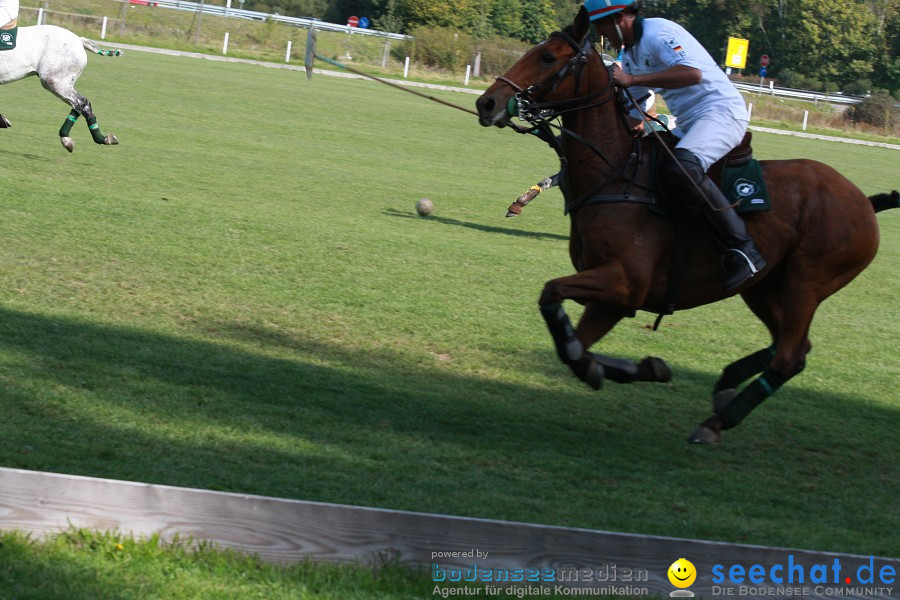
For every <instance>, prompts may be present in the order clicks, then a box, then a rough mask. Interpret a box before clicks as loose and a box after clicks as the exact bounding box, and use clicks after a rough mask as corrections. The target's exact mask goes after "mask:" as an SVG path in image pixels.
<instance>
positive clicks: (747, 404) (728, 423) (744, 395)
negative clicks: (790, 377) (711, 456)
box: [719, 369, 787, 429]
mask: <svg viewBox="0 0 900 600" xmlns="http://www.w3.org/2000/svg"><path fill="white" fill-rule="evenodd" d="M785 381H787V379H786V378H785V377H783V376H782V375H781V373H779V372H778V371H776V370H774V369H766V370H765V371H763V374H762V375H760V376H759V377H757V378H756V380H755V381H753V382H752V383H751V384H750V385H748V386H747V387H745V388H744V389H743V390H741V392H740V393H739V394H738V395H737V396H735V397H734V398H732V400H731V402H729V403H728V404H726V405H725V408H723V409H722V411H721V412H720V413H719V416H720V417H722V420H724V421H725V426H724V427H723V428H722V429H731V428H732V427H735V426H736V425H737V424H738V423H740V422H741V421H743V420H744V417H746V416H747V415H749V414H750V411H752V410H753V409H754V408H756V407H757V406H759V405H760V404H761V403H762V401H763V400H765V399H766V398H768V397H769V396H771V395H772V394H774V393H775V390H777V389H778V388H780V387H781V386H782V385H784V382H785Z"/></svg>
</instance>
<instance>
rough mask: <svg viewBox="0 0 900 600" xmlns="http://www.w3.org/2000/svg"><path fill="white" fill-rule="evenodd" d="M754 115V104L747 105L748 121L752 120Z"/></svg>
mask: <svg viewBox="0 0 900 600" xmlns="http://www.w3.org/2000/svg"><path fill="white" fill-rule="evenodd" d="M752 114H753V103H752V102H751V103H750V104H748V105H747V120H748V121H749V120H750V115H752Z"/></svg>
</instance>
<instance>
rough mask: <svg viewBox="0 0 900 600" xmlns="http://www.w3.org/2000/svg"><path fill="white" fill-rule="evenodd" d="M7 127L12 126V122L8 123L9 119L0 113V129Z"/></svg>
mask: <svg viewBox="0 0 900 600" xmlns="http://www.w3.org/2000/svg"><path fill="white" fill-rule="evenodd" d="M9 127H12V123H10V122H9V119H7V118H6V117H5V116H3V115H0V129H7V128H9Z"/></svg>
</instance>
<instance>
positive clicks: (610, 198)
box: [497, 31, 652, 213]
mask: <svg viewBox="0 0 900 600" xmlns="http://www.w3.org/2000/svg"><path fill="white" fill-rule="evenodd" d="M550 37H551V38H554V37H557V38H560V39H562V40H564V41H565V42H566V43H568V44H569V46H571V47H572V48H573V49H574V50H575V54H574V55H573V56H572V57H571V58H570V59H569V60H568V61H566V64H564V65H563V66H562V68H560V70H559V71H557V72H556V73H554V74H552V75H550V76H548V77H546V78H545V79H544V80H542V81H540V82H538V83H536V84H534V85H530V86H528V87H527V88H523V87H522V86H520V85H519V84H517V83H516V82H514V81H512V80H511V79H509V78H508V77H505V76H504V77H497V81H501V82H503V83H505V84H507V85H508V86H510V87H511V88H512V89H513V90H515V92H516V94H515V95H514V96H513V97H512V98H510V101H509V104H508V106H507V111H508V112H509V113H510V115H515V114H517V115H518V116H519V118H521V119H523V120H525V121H527V122H528V123H529V124H530V125H531V129H527V130H525V129H520V128H516V131H518V132H520V133H532V134H535V135H537V137H539V138H540V139H542V140H544V141H545V142H547V143H548V144H549V145H550V146H551V147H553V149H554V150H555V151H556V153H557V155H558V156H559V159H560V163H561V168H562V171H561V173H564V174H565V172H566V171H567V164H568V159H567V157H566V153H565V150H564V148H563V145H562V136H557V135H555V134H554V133H553V131H552V130H553V129H556V130H558V131H559V132H560V133H561V134H562V135H563V136H568V137H570V138H572V139H574V140H576V141H577V142H579V143H580V144H582V145H583V146H585V147H586V148H588V149H590V151H591V152H593V153H594V154H596V155H597V156H599V157H600V158H601V159H602V160H603V162H605V163H606V165H607V166H608V167H609V169H610V173H609V175H608V177H606V178H605V179H604V180H603V181H602V182H601V183H600V184H599V185H597V186H596V187H595V188H594V191H592V192H590V193H589V194H586V195H585V196H583V197H582V198H578V199H573V198H569V197H568V194H567V193H566V191H565V187H568V185H566V186H565V187H564V189H563V192H564V195H565V196H566V213H569V212H572V211H574V210H577V209H578V208H580V207H581V206H584V205H586V204H589V203H596V202H648V201H652V194H651V195H650V196H648V195H647V194H646V193H640V194H637V195H636V194H634V193H630V192H629V191H628V190H629V188H631V187H632V186H637V187H638V188H643V186H639V185H637V184H636V183H635V181H634V180H635V177H636V176H637V169H638V167H639V165H640V164H641V163H642V162H643V157H642V156H641V142H640V139H639V138H635V140H634V147H633V148H632V152H631V153H630V154H629V157H628V158H627V159H626V160H625V161H624V162H623V163H622V164H620V165H618V166H617V165H614V164H612V162H610V160H609V159H608V158H607V157H606V156H605V155H604V154H603V152H601V151H600V149H599V148H597V147H596V146H595V145H594V144H593V143H591V142H590V141H589V140H587V139H585V138H584V137H583V136H581V135H579V134H578V133H576V132H575V131H572V130H570V129H567V128H565V127H563V126H562V125H557V124H554V123H552V122H551V121H552V120H554V119H556V118H557V117H560V116H562V115H563V114H565V113H568V112H574V111H580V110H586V109H590V108H596V107H598V106H601V105H603V104H606V103H607V102H609V101H610V100H612V99H614V98H617V97H618V95H617V93H616V86H615V82H614V80H613V77H612V69H613V66H612V65H608V66H607V67H606V68H607V70H608V72H609V77H608V78H607V84H606V86H604V87H603V89H601V90H599V91H597V92H593V93H590V94H587V95H585V96H580V95H579V88H580V85H581V73H582V69H583V67H584V66H585V65H586V64H587V62H588V54H589V53H590V52H591V51H592V50H593V46H592V45H591V42H590V38H589V36H585V37H584V40H583V41H582V42H581V43H579V42H578V41H576V40H575V39H574V38H573V37H572V36H570V35H569V34H567V33H566V32H564V31H557V32H554V33H551V34H550ZM572 74H574V75H575V78H576V80H575V90H574V93H573V95H574V97H572V98H570V99H568V100H557V101H550V102H541V101H540V100H541V97H542V96H544V95H546V94H549V93H552V92H553V91H554V90H556V89H557V88H558V87H559V85H560V84H561V83H562V82H563V80H565V79H566V78H567V77H568V76H570V75H572ZM626 91H627V90H626ZM626 96H627V97H629V98H630V95H628V94H626ZM630 100H631V102H632V103H634V102H635V100H634V99H633V98H630ZM514 108H515V109H516V110H517V112H515V113H514V112H513V109H514ZM617 112H618V114H619V117H620V120H621V122H622V125H623V127H625V128H626V129H629V126H628V123H627V122H626V120H625V115H624V113H623V111H622V110H619V111H617ZM619 179H622V180H624V181H625V182H626V185H625V188H624V190H623V191H622V192H621V193H614V194H600V193H598V192H599V191H600V190H602V189H604V188H605V187H606V186H607V184H609V183H611V182H613V181H616V180H619ZM566 180H567V176H564V177H562V178H561V184H562V182H564V181H566Z"/></svg>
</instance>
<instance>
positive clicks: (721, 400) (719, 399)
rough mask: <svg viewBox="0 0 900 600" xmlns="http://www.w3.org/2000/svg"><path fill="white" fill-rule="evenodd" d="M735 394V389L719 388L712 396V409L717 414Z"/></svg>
mask: <svg viewBox="0 0 900 600" xmlns="http://www.w3.org/2000/svg"><path fill="white" fill-rule="evenodd" d="M735 396H737V389H735V388H728V389H727V390H719V391H718V392H716V393H715V394H713V397H712V409H713V412H714V413H716V414H717V415H718V414H719V413H721V412H722V411H723V410H724V409H725V406H726V405H727V404H728V403H729V402H731V400H732V399H733V398H734V397H735Z"/></svg>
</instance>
